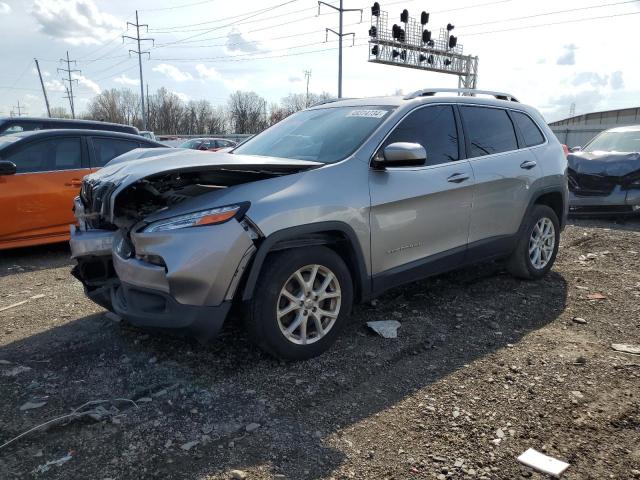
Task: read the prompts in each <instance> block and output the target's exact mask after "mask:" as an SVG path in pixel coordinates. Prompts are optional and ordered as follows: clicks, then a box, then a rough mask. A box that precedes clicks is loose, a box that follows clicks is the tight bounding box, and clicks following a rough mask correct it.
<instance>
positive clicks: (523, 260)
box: [507, 205, 560, 279]
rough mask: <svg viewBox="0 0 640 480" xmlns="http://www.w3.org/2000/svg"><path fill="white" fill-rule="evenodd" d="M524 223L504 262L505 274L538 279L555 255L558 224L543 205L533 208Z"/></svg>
mask: <svg viewBox="0 0 640 480" xmlns="http://www.w3.org/2000/svg"><path fill="white" fill-rule="evenodd" d="M525 222H526V224H525V229H524V230H523V232H522V236H521V237H520V239H519V240H518V245H517V247H516V249H515V250H514V251H513V253H512V254H511V257H510V258H509V260H508V261H507V270H509V272H510V273H511V274H512V275H514V276H516V277H518V278H524V279H538V278H542V277H543V276H544V275H546V274H547V272H548V271H549V270H551V267H552V266H553V263H554V262H555V259H556V255H557V254H558V246H559V244H560V222H559V221H558V216H557V215H556V213H555V212H554V211H553V209H552V208H550V207H548V206H546V205H534V207H533V209H532V210H531V212H530V213H529V216H528V217H527V219H526V220H525Z"/></svg>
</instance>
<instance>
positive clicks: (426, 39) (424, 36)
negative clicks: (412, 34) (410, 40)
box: [422, 30, 431, 43]
mask: <svg viewBox="0 0 640 480" xmlns="http://www.w3.org/2000/svg"><path fill="white" fill-rule="evenodd" d="M430 40H431V31H429V30H424V31H423V32H422V42H423V43H429V41H430Z"/></svg>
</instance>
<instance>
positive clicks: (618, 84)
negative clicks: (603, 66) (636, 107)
mask: <svg viewBox="0 0 640 480" xmlns="http://www.w3.org/2000/svg"><path fill="white" fill-rule="evenodd" d="M611 88H613V89H614V90H620V89H622V88H624V80H623V79H622V72H621V71H620V70H618V71H616V72H613V73H612V74H611Z"/></svg>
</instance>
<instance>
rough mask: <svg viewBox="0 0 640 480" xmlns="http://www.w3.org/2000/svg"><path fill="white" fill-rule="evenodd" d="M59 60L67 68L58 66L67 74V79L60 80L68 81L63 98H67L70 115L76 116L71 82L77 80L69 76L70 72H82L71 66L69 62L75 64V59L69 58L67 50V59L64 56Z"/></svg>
mask: <svg viewBox="0 0 640 480" xmlns="http://www.w3.org/2000/svg"><path fill="white" fill-rule="evenodd" d="M60 61H61V62H64V63H66V64H67V68H58V71H59V72H65V73H66V74H67V79H66V80H64V79H63V80H62V81H63V82H68V83H69V86H68V87H65V88H66V90H67V96H66V97H65V98H68V99H69V106H70V107H71V117H72V118H76V110H75V104H74V101H73V82H77V81H78V80H77V79H76V78H71V74H72V73H76V72H77V73H82V72H81V71H80V70H78V69H77V68H71V64H72V63H73V64H74V65H75V64H76V61H75V60H69V51H67V59H66V60H65V59H64V58H61V59H60Z"/></svg>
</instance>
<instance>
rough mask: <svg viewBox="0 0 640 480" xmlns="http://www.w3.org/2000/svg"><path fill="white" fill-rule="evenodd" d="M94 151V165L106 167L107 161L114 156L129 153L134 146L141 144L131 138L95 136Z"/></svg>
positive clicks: (137, 146)
mask: <svg viewBox="0 0 640 480" xmlns="http://www.w3.org/2000/svg"><path fill="white" fill-rule="evenodd" d="M92 141H93V151H94V153H95V160H94V163H95V164H94V165H92V166H93V167H104V166H105V165H106V164H107V162H109V161H111V160H113V159H114V158H116V157H118V156H120V155H122V154H123V153H127V152H128V151H130V150H133V149H134V148H139V147H140V144H139V143H138V142H134V141H131V140H121V139H116V138H99V137H94V138H93V139H92Z"/></svg>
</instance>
